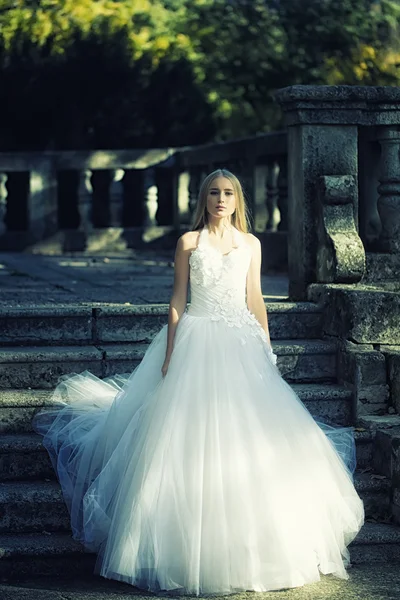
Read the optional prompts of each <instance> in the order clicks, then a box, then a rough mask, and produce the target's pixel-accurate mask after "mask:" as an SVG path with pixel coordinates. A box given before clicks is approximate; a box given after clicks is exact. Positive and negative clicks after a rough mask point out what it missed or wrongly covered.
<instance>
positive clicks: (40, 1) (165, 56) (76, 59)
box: [0, 0, 400, 149]
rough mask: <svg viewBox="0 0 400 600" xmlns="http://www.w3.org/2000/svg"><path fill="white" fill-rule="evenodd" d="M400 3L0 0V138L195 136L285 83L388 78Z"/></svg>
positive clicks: (240, 114)
mask: <svg viewBox="0 0 400 600" xmlns="http://www.w3.org/2000/svg"><path fill="white" fill-rule="evenodd" d="M399 23H400V3H399V0H0V131H1V136H0V147H2V148H3V149H5V148H7V149H17V148H27V149H29V148H35V149H41V148H51V147H55V148H89V147H97V148H99V147H111V148H112V147H129V146H141V147H149V146H164V145H185V144H196V143H201V142H205V141H208V140H210V139H213V138H214V139H215V138H218V139H224V138H229V137H234V136H241V135H250V134H254V133H257V132H260V131H268V130H270V129H274V128H276V127H279V126H280V125H281V116H280V113H279V111H278V109H277V106H276V104H275V103H274V102H273V98H272V95H273V92H274V90H276V89H277V88H280V87H284V86H287V85H292V84H297V83H304V84H322V83H328V84H333V85H334V84H357V85H387V84H390V85H397V84H398V83H399V68H398V66H399V62H400V48H399V45H398V39H399Z"/></svg>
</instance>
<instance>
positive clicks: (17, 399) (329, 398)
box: [0, 383, 351, 447]
mask: <svg viewBox="0 0 400 600" xmlns="http://www.w3.org/2000/svg"><path fill="white" fill-rule="evenodd" d="M290 385H291V387H292V388H293V389H294V391H295V392H296V394H297V395H298V396H299V397H300V399H301V400H302V401H303V402H304V404H305V406H306V407H307V408H308V410H309V411H310V412H311V414H313V415H314V416H319V417H322V418H323V419H326V420H328V421H329V422H332V423H335V424H337V425H347V424H348V423H350V418H351V391H350V390H348V389H346V388H344V387H341V386H339V385H335V384H329V383H326V384H318V383H297V384H290ZM52 394H53V392H52V390H18V389H17V390H15V389H14V390H9V389H8V390H7V389H6V390H0V434H11V433H24V432H29V431H32V426H31V422H32V418H33V416H34V414H35V413H36V411H37V410H38V409H40V408H42V407H46V406H51V404H52V399H51V398H52ZM0 447H1V439H0Z"/></svg>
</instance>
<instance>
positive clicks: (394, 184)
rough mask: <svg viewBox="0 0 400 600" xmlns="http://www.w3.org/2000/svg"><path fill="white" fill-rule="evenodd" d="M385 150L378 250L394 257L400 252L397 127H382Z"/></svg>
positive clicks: (399, 145)
mask: <svg viewBox="0 0 400 600" xmlns="http://www.w3.org/2000/svg"><path fill="white" fill-rule="evenodd" d="M377 137H378V140H379V143H380V144H381V147H382V154H381V161H380V177H379V181H380V185H379V186H378V192H379V194H380V195H379V198H378V212H379V215H380V218H381V223H382V232H381V236H380V239H379V248H380V250H382V251H383V252H390V253H393V254H396V253H399V252H400V164H399V162H400V161H399V150H400V131H399V130H398V128H397V127H380V128H379V129H378V135H377Z"/></svg>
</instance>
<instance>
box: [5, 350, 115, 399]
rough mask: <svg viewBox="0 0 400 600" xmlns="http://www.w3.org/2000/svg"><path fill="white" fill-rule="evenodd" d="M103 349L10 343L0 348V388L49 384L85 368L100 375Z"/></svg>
mask: <svg viewBox="0 0 400 600" xmlns="http://www.w3.org/2000/svg"><path fill="white" fill-rule="evenodd" d="M102 358H103V353H102V352H101V350H98V349H97V348H94V347H79V346H75V347H74V346H70V347H67V346H66V347H29V348H19V347H10V348H3V349H1V350H0V388H42V389H43V388H47V389H48V388H52V387H54V386H55V385H56V384H57V382H58V380H59V378H60V377H62V376H63V375H66V374H70V373H80V372H82V371H85V370H89V371H91V372H92V373H93V374H94V375H97V376H101V375H102V371H103V365H102Z"/></svg>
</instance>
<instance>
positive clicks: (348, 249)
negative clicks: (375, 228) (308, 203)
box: [316, 175, 365, 283]
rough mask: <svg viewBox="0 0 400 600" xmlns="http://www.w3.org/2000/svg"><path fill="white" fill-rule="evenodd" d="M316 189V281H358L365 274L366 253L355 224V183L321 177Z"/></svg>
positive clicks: (347, 177)
mask: <svg viewBox="0 0 400 600" xmlns="http://www.w3.org/2000/svg"><path fill="white" fill-rule="evenodd" d="M317 189H318V210H317V214H318V221H317V222H318V227H317V232H318V249H317V267H316V273H317V281H321V282H336V283H339V282H345V283H352V282H355V281H360V279H361V278H362V276H363V275H364V271H365V251H364V246H363V244H362V242H361V239H360V237H359V235H358V231H357V227H356V221H355V220H356V218H357V215H356V213H355V210H356V207H357V206H358V189H357V184H356V180H355V178H354V176H352V175H322V176H321V177H319V179H318V182H317Z"/></svg>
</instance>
